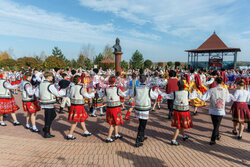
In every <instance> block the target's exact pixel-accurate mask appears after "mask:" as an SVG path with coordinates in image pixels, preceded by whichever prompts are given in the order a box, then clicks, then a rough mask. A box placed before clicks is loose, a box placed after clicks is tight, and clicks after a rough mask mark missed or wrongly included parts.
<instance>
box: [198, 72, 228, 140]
mask: <svg viewBox="0 0 250 167" xmlns="http://www.w3.org/2000/svg"><path fill="white" fill-rule="evenodd" d="M222 82H223V81H222V78H221V77H217V78H216V79H215V83H216V87H215V88H212V89H209V90H208V91H207V93H206V94H205V95H200V94H198V95H197V96H198V97H199V99H201V100H203V101H207V100H209V99H210V106H209V114H210V115H211V119H212V122H213V126H214V129H213V133H212V136H211V141H210V143H209V144H210V145H214V144H216V142H215V140H220V138H221V136H220V135H219V127H220V123H221V120H222V118H223V116H224V115H225V114H226V112H225V105H226V102H230V101H231V98H230V94H229V92H228V90H227V89H225V88H223V87H222V86H221V84H222Z"/></svg>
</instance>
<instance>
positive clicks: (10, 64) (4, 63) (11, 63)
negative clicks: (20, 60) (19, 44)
mask: <svg viewBox="0 0 250 167" xmlns="http://www.w3.org/2000/svg"><path fill="white" fill-rule="evenodd" d="M0 67H4V68H9V69H14V67H16V60H14V59H3V60H1V61H0Z"/></svg>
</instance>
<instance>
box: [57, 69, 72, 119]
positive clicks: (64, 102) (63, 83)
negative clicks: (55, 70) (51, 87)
mask: <svg viewBox="0 0 250 167" xmlns="http://www.w3.org/2000/svg"><path fill="white" fill-rule="evenodd" d="M61 77H62V78H63V79H62V80H60V81H59V83H58V84H59V87H60V88H62V87H64V88H67V87H68V86H70V84H71V83H70V81H69V80H67V74H66V73H62V74H61ZM66 105H67V107H68V111H69V110H70V98H69V90H67V92H66V96H64V97H63V98H62V102H61V105H60V110H59V112H58V113H59V114H64V111H63V108H64V107H65V106H66Z"/></svg>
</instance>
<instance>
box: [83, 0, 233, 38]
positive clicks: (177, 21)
mask: <svg viewBox="0 0 250 167" xmlns="http://www.w3.org/2000/svg"><path fill="white" fill-rule="evenodd" d="M79 1H80V4H81V5H83V6H85V7H89V8H92V9H93V10H96V11H102V12H112V13H113V14H115V15H116V16H117V17H121V18H124V19H126V20H128V21H130V22H133V23H136V24H139V25H143V24H146V23H149V24H151V25H152V26H153V29H154V30H157V31H160V32H165V33H170V34H173V35H180V34H181V35H182V34H185V31H184V30H186V31H193V30H200V31H208V30H210V31H211V29H214V28H215V27H219V26H221V25H224V24H225V23H227V21H228V19H229V17H228V16H227V15H226V14H227V11H228V10H231V9H232V7H227V8H226V9H220V10H218V8H220V7H224V6H227V5H230V4H232V3H233V2H234V1H235V0H220V1H218V0H186V1H185V0H158V1H155V0H79ZM221 13H225V14H221Z"/></svg>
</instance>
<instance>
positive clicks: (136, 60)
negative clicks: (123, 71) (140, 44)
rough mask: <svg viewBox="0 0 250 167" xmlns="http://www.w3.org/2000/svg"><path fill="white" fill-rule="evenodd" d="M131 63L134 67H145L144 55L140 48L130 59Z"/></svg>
mask: <svg viewBox="0 0 250 167" xmlns="http://www.w3.org/2000/svg"><path fill="white" fill-rule="evenodd" d="M130 65H131V68H133V69H140V68H143V55H142V54H141V53H140V52H139V51H138V50H136V51H135V53H134V54H133V56H132V58H131V59H130Z"/></svg>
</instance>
